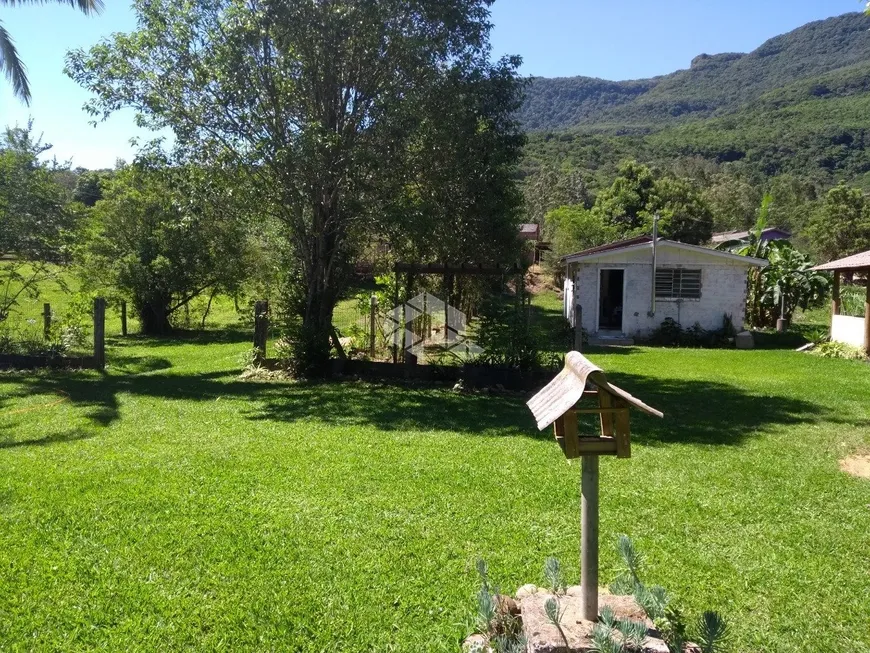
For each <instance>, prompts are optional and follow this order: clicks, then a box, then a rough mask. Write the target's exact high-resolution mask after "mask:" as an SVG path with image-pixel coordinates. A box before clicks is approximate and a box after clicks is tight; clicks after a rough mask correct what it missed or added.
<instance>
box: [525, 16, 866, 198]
mask: <svg viewBox="0 0 870 653" xmlns="http://www.w3.org/2000/svg"><path fill="white" fill-rule="evenodd" d="M520 118H521V120H522V122H523V124H524V125H525V127H526V130H527V131H528V132H529V144H528V146H527V148H526V160H525V164H524V174H526V175H529V174H534V173H535V172H536V171H537V170H539V169H540V167H541V166H542V165H545V164H551V163H552V164H556V165H560V166H563V167H564V166H566V165H567V166H568V167H570V168H573V169H577V170H581V171H584V173H586V174H587V176H588V179H587V183H588V184H589V185H590V186H591V187H592V189H593V190H594V189H595V188H596V187H597V186H599V185H600V184H599V183H598V182H599V181H600V182H601V183H606V181H607V179H608V178H609V177H612V175H613V173H614V171H615V168H616V166H617V164H618V163H619V161H620V160H622V159H625V158H636V159H638V160H640V161H643V162H646V163H650V164H653V165H658V166H663V167H672V166H673V165H674V164H675V162H680V161H682V162H684V163H685V161H687V160H693V161H695V162H697V161H699V160H700V161H704V162H707V163H709V164H712V165H722V164H733V165H734V167H736V168H739V169H740V171H741V174H742V175H745V176H748V177H751V178H754V179H755V180H756V182H757V180H759V179H770V178H773V177H777V176H780V175H784V174H790V175H794V176H796V177H799V178H801V179H802V180H805V181H807V182H808V183H811V184H813V185H815V186H817V187H818V188H820V189H823V188H826V187H829V186H831V185H833V184H834V183H836V182H838V181H841V180H845V181H848V182H850V183H855V184H857V185H861V186H863V187H865V188H870V174H868V172H870V152H868V150H867V145H868V144H870V17H868V16H865V15H863V14H859V13H852V14H845V15H843V16H838V17H835V18H830V19H827V20H822V21H817V22H814V23H809V24H807V25H804V26H803V27H800V28H798V29H796V30H794V31H792V32H789V33H788V34H783V35H781V36H777V37H775V38H772V39H770V40H769V41H767V42H766V43H764V44H763V45H761V47H759V48H758V49H756V50H754V51H753V52H751V53H749V54H739V53H728V54H718V55H712V56H711V55H706V54H702V55H699V56H697V57H696V58H695V59H694V60H693V61H692V64H691V67H690V68H688V69H686V70H680V71H677V72H674V73H671V74H669V75H664V76H662V77H655V78H651V79H646V80H633V81H623V82H611V81H605V80H600V79H592V78H588V77H571V78H559V79H541V78H537V79H533V80H532V82H531V83H530V85H529V88H528V90H527V98H526V102H525V104H524V106H523V108H522V110H521V112H520Z"/></svg>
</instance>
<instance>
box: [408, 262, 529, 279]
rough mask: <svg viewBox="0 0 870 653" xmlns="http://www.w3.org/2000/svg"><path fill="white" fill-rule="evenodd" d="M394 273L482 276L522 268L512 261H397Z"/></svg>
mask: <svg viewBox="0 0 870 653" xmlns="http://www.w3.org/2000/svg"><path fill="white" fill-rule="evenodd" d="M394 270H395V271H396V273H397V274H398V273H400V272H407V273H410V274H449V275H463V274H466V275H483V276H499V275H503V274H504V275H510V274H522V273H523V268H522V267H521V266H520V265H518V264H517V263H514V264H513V265H503V266H484V265H482V264H481V265H474V264H472V263H461V264H460V265H446V264H444V263H406V262H399V263H396V265H395V266H394Z"/></svg>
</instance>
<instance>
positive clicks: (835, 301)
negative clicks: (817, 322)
mask: <svg viewBox="0 0 870 653" xmlns="http://www.w3.org/2000/svg"><path fill="white" fill-rule="evenodd" d="M831 313H832V314H833V315H839V314H840V271H839V270H834V287H833V290H832V299H831Z"/></svg>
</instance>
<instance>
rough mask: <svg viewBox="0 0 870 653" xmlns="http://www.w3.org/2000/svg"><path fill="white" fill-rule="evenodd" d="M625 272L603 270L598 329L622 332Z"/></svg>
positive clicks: (600, 283)
mask: <svg viewBox="0 0 870 653" xmlns="http://www.w3.org/2000/svg"><path fill="white" fill-rule="evenodd" d="M624 284H625V270H601V278H600V281H599V286H598V329H599V331H600V330H602V329H606V330H613V331H622V298H623V286H624Z"/></svg>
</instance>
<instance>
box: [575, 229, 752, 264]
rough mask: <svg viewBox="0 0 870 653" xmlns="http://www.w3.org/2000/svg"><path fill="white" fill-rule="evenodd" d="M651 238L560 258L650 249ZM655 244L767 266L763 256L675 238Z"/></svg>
mask: <svg viewBox="0 0 870 653" xmlns="http://www.w3.org/2000/svg"><path fill="white" fill-rule="evenodd" d="M652 240H653V239H652V238H651V237H650V236H638V237H637V238H629V239H628V240H620V241H618V242H615V243H610V244H608V245H601V246H600V247H593V248H591V249H586V250H583V251H582V252H577V253H576V254H568V255H567V256H563V257H562V260H563V261H565V262H566V263H576V262H586V261H590V260H594V259H598V258H603V257H606V256H612V255H613V254H615V253H617V252H623V251H636V250H641V249H649V250H652ZM657 246H658V247H669V248H672V249H680V250H684V251H689V252H696V253H698V254H703V255H705V256H709V257H711V258H723V259H728V260H731V261H736V262H738V263H743V264H745V265H754V266H757V267H760V268H763V267H766V266H767V261H766V260H765V259H763V258H754V257H752V256H740V255H739V254H732V253H731V252H722V251H720V250H718V249H710V248H709V247H701V246H700V245H687V244H686V243H680V242H677V241H676V240H667V239H665V238H659V239H658V241H657Z"/></svg>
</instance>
